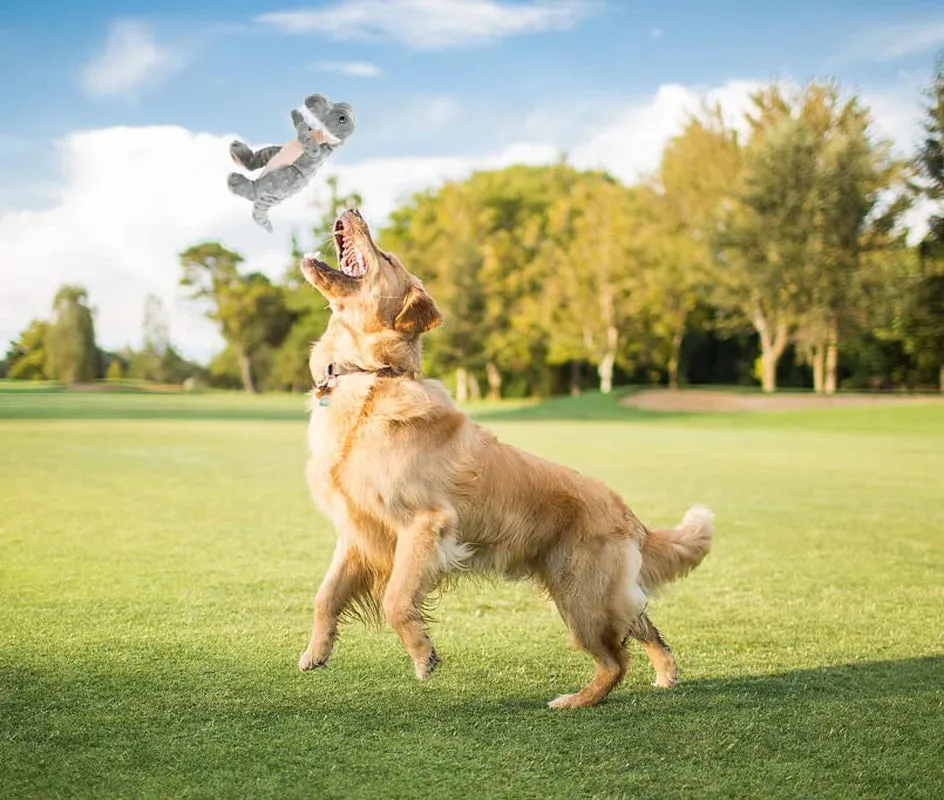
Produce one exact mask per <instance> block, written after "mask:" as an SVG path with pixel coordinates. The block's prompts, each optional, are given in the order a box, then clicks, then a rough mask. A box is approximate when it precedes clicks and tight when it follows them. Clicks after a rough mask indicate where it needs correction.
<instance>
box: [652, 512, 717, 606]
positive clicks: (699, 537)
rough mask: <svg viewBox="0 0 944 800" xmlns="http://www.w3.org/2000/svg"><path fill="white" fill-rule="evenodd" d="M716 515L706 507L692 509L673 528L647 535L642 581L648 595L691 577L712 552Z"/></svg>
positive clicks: (653, 531)
mask: <svg viewBox="0 0 944 800" xmlns="http://www.w3.org/2000/svg"><path fill="white" fill-rule="evenodd" d="M714 521H715V515H714V514H713V513H712V512H711V511H710V510H709V509H707V508H705V506H692V507H691V508H690V509H688V511H686V512H685V516H684V517H683V518H682V523H681V524H680V525H679V526H678V527H677V528H673V529H656V530H649V531H647V532H646V538H645V539H644V540H643V543H642V569H641V571H640V575H639V582H640V584H641V585H642V587H643V589H645V590H646V591H648V592H652V591H655V590H656V589H657V588H658V587H659V586H661V585H662V584H663V583H668V582H669V581H673V580H675V579H676V578H681V577H682V576H683V575H687V574H688V573H689V572H691V571H692V570H693V569H695V567H697V566H698V565H699V564H701V562H702V560H703V559H704V558H705V556H706V555H708V551H709V550H710V549H711V534H712V529H713V528H714Z"/></svg>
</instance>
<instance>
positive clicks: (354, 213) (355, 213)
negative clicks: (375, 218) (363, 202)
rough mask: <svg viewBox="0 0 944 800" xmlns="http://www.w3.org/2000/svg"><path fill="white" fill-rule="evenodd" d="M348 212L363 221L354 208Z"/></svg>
mask: <svg viewBox="0 0 944 800" xmlns="http://www.w3.org/2000/svg"><path fill="white" fill-rule="evenodd" d="M348 211H350V212H351V213H352V214H353V215H354V216H355V217H357V218H358V219H363V217H362V216H361V212H360V211H358V210H357V209H356V208H349V209H348Z"/></svg>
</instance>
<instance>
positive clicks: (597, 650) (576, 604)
mask: <svg viewBox="0 0 944 800" xmlns="http://www.w3.org/2000/svg"><path fill="white" fill-rule="evenodd" d="M627 552H628V551H627V549H626V548H625V545H624V544H622V543H620V544H608V545H606V546H603V547H601V548H600V552H599V553H598V554H597V556H596V557H595V558H593V559H590V560H585V561H583V563H582V564H579V565H577V566H575V567H573V568H572V570H571V571H570V573H569V575H566V579H565V580H563V581H560V582H559V585H558V586H556V587H555V586H553V585H549V586H548V588H549V589H550V590H551V592H552V594H553V596H554V599H555V601H556V602H557V607H558V608H559V609H560V612H561V616H562V617H563V618H564V621H565V622H566V623H567V626H568V627H569V628H570V630H571V633H572V635H573V639H574V642H575V643H576V644H577V645H579V646H580V647H581V648H582V649H583V650H586V651H587V652H588V653H589V654H590V655H591V656H593V660H594V662H595V663H596V675H594V677H593V680H591V681H590V683H588V684H587V685H586V686H585V687H584V688H583V689H581V690H580V691H579V692H577V693H576V694H567V695H562V696H560V697H558V698H556V699H554V700H552V701H551V702H550V703H548V705H549V706H550V707H551V708H583V707H585V706H593V705H596V704H597V703H599V702H600V701H601V700H603V698H605V697H606V696H607V695H608V694H609V693H610V692H611V691H612V690H613V687H615V686H616V685H617V684H618V683H619V682H620V681H621V680H623V677H624V676H625V675H626V669H627V666H628V664H629V657H628V655H627V653H626V649H625V647H624V643H625V638H626V631H627V630H628V629H629V628H630V626H631V624H632V621H633V620H634V619H635V618H636V617H638V615H639V614H640V613H641V612H642V610H643V608H644V598H643V596H642V593H641V592H640V591H639V590H638V587H637V586H636V583H635V580H634V578H635V575H636V574H638V569H637V568H636V567H635V564H630V563H627V562H628V560H629V559H627V558H626V554H627ZM634 552H636V553H638V551H634ZM631 566H632V567H633V568H632V569H630V567H631ZM630 573H631V574H630Z"/></svg>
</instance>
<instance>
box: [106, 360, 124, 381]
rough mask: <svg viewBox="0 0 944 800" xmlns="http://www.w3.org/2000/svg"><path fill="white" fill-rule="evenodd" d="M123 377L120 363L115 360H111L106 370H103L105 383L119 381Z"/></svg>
mask: <svg viewBox="0 0 944 800" xmlns="http://www.w3.org/2000/svg"><path fill="white" fill-rule="evenodd" d="M124 376H125V371H124V368H123V367H122V366H121V361H120V360H119V359H117V358H113V359H112V360H111V363H110V364H109V365H108V369H107V370H105V380H106V381H119V380H121V379H122V378H123V377H124Z"/></svg>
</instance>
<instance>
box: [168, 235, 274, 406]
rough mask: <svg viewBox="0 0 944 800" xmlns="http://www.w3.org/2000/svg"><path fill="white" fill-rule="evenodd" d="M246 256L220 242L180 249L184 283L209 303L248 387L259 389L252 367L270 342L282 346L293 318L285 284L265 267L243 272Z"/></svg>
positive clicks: (197, 297)
mask: <svg viewBox="0 0 944 800" xmlns="http://www.w3.org/2000/svg"><path fill="white" fill-rule="evenodd" d="M242 262H243V257H242V256H241V255H239V254H238V253H234V252H233V251H231V250H227V249H226V248H225V247H223V246H222V245H221V244H219V243H218V242H204V243H203V244H198V245H194V246H193V247H190V248H188V249H187V250H185V251H184V252H183V253H181V254H180V263H181V266H182V268H183V277H182V278H181V284H182V285H183V286H185V287H187V288H189V289H190V294H191V297H193V298H194V299H199V300H204V301H207V303H208V309H207V312H206V313H207V316H208V317H209V318H210V319H212V320H214V321H215V322H217V323H218V324H219V326H220V332H221V333H222V335H223V338H224V339H225V340H226V342H227V343H228V344H229V345H230V347H231V348H232V349H233V351H234V352H235V354H236V355H237V357H238V359H239V368H240V375H241V378H242V382H243V386H244V388H245V389H246V391H247V392H254V391H255V390H256V386H255V382H254V378H253V372H252V367H253V366H255V367H256V368H257V369H260V368H261V367H262V365H261V364H259V363H257V364H253V358H255V359H256V360H257V362H258V361H259V360H260V359H262V358H263V351H264V348H266V347H272V346H277V345H278V344H279V343H281V341H282V340H283V339H284V338H285V335H286V334H287V333H288V331H289V329H290V328H291V325H292V322H293V316H292V313H291V312H290V311H289V309H288V307H287V306H286V303H285V297H284V293H283V290H282V287H281V286H278V285H275V284H273V283H272V281H270V280H269V278H268V277H267V276H265V275H263V274H262V273H261V272H250V273H241V272H240V271H239V265H240V264H241V263H242Z"/></svg>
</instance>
